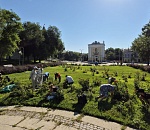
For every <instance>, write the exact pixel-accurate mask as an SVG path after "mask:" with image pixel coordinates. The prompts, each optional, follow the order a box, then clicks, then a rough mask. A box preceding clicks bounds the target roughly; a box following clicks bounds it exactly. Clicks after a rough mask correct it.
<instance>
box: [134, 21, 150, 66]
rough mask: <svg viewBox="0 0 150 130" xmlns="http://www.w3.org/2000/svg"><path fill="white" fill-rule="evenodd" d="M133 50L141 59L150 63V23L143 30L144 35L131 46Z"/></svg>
mask: <svg viewBox="0 0 150 130" xmlns="http://www.w3.org/2000/svg"><path fill="white" fill-rule="evenodd" d="M131 48H132V50H134V51H136V52H137V53H138V54H139V56H140V58H141V59H142V60H143V61H145V62H147V65H149V61H150V21H149V23H148V24H146V25H145V26H144V27H143V28H142V34H141V35H139V36H138V37H137V38H136V39H135V40H134V41H133V42H132V46H131Z"/></svg>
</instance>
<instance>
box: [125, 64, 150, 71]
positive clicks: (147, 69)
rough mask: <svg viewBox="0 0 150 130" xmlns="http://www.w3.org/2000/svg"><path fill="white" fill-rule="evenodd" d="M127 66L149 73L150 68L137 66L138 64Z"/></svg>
mask: <svg viewBox="0 0 150 130" xmlns="http://www.w3.org/2000/svg"><path fill="white" fill-rule="evenodd" d="M127 66H130V67H133V68H135V69H140V70H143V71H146V72H148V73H150V66H144V65H138V64H127Z"/></svg>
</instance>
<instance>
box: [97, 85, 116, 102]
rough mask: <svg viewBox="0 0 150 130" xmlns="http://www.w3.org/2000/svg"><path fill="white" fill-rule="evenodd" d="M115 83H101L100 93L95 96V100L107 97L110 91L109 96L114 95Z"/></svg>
mask: <svg viewBox="0 0 150 130" xmlns="http://www.w3.org/2000/svg"><path fill="white" fill-rule="evenodd" d="M115 87H116V86H115V85H111V84H102V85H101V86H100V92H99V93H100V95H99V96H98V97H96V101H97V100H98V99H99V98H101V101H102V100H103V99H104V98H107V97H108V95H109V93H111V97H112V96H113V95H114V92H115Z"/></svg>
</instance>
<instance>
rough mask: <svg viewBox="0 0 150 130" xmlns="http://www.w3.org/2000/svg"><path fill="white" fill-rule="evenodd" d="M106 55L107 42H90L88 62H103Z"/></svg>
mask: <svg viewBox="0 0 150 130" xmlns="http://www.w3.org/2000/svg"><path fill="white" fill-rule="evenodd" d="M104 57H105V44H104V41H103V43H100V42H97V41H95V42H93V43H92V44H88V62H89V63H95V62H98V63H101V62H103V61H104Z"/></svg>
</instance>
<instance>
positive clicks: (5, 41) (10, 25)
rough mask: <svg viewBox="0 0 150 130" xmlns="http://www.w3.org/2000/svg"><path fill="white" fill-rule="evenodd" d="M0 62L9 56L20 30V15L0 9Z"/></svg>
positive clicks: (18, 39)
mask: <svg viewBox="0 0 150 130" xmlns="http://www.w3.org/2000/svg"><path fill="white" fill-rule="evenodd" d="M0 21H1V22H0V62H1V61H2V59H3V58H6V57H8V56H11V55H12V54H13V52H15V50H16V49H18V45H19V42H20V38H19V36H18V34H19V32H20V31H21V30H22V24H21V22H20V17H19V16H18V15H17V14H15V13H14V12H12V11H8V10H5V9H0Z"/></svg>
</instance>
